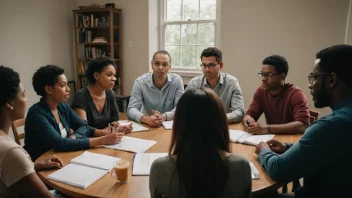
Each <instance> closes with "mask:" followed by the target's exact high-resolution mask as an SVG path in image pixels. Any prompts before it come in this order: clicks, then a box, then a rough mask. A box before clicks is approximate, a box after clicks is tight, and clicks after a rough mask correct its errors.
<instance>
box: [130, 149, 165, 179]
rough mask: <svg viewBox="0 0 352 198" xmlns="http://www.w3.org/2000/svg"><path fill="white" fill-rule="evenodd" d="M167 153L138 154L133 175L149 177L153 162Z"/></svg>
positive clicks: (134, 161)
mask: <svg viewBox="0 0 352 198" xmlns="http://www.w3.org/2000/svg"><path fill="white" fill-rule="evenodd" d="M167 155H168V154H167V153H137V154H135V155H134V157H133V166H132V175H149V174H150V168H151V166H152V164H153V162H154V161H155V160H156V159H158V158H160V157H165V156H167Z"/></svg>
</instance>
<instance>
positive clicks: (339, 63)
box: [316, 44, 352, 88]
mask: <svg viewBox="0 0 352 198" xmlns="http://www.w3.org/2000/svg"><path fill="white" fill-rule="evenodd" d="M316 58H317V59H320V62H319V64H318V65H319V67H318V68H319V71H320V72H322V73H323V72H327V73H332V72H334V73H336V75H337V76H338V78H340V79H341V80H342V82H344V83H345V84H346V86H347V87H348V88H352V78H351V72H352V46H351V45H344V44H343V45H334V46H331V47H328V48H325V49H322V50H321V51H319V52H318V53H317V54H316Z"/></svg>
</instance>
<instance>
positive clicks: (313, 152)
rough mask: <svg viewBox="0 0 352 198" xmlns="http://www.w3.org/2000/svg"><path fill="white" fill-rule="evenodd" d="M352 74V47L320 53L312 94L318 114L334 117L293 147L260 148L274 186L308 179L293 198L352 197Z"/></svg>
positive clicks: (314, 126) (311, 128) (323, 119)
mask: <svg viewBox="0 0 352 198" xmlns="http://www.w3.org/2000/svg"><path fill="white" fill-rule="evenodd" d="M351 73H352V46H351V45H336V46H331V47H328V48H325V49H323V50H321V51H320V52H318V53H317V54H316V60H315V65H314V68H313V71H312V72H311V73H310V74H309V76H308V78H309V89H310V90H311V94H312V97H313V101H314V106H315V107H316V108H324V107H330V108H331V109H332V111H333V112H332V113H331V114H329V115H326V116H324V117H321V118H320V119H318V120H316V121H315V122H313V123H312V124H311V125H310V126H308V128H307V129H306V131H305V132H304V134H303V135H302V138H301V139H300V140H299V142H298V143H296V144H294V145H293V144H283V143H281V142H278V141H277V140H271V141H268V143H264V142H261V143H260V144H258V145H257V146H256V153H257V154H258V156H259V161H260V163H261V164H262V165H263V167H264V168H265V169H266V171H267V172H268V174H269V176H270V177H271V178H272V179H273V180H275V181H277V182H279V183H284V182H289V181H292V180H296V179H298V178H302V177H303V182H304V185H303V186H302V187H300V188H298V189H297V190H296V191H295V192H294V194H291V197H298V198H307V197H319V198H332V197H349V194H351V191H350V188H351V177H352V172H351V171H350V168H351V167H352V146H351V141H352V133H351V131H352V78H351ZM283 195H285V197H289V194H283ZM283 195H282V196H281V195H280V197H284V196H283Z"/></svg>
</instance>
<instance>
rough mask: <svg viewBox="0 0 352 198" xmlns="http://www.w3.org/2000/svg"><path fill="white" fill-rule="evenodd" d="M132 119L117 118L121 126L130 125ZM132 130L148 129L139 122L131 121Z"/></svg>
mask: <svg viewBox="0 0 352 198" xmlns="http://www.w3.org/2000/svg"><path fill="white" fill-rule="evenodd" d="M131 122H132V121H130V120H119V121H118V123H119V124H120V125H121V126H126V125H130V124H131ZM132 127H133V129H132V132H138V131H148V130H149V129H148V128H146V127H144V126H142V125H140V124H137V123H135V122H132Z"/></svg>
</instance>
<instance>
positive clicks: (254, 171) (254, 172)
mask: <svg viewBox="0 0 352 198" xmlns="http://www.w3.org/2000/svg"><path fill="white" fill-rule="evenodd" d="M249 165H250V166H251V173H252V179H260V177H259V171H258V169H257V168H256V167H255V166H254V164H253V162H249Z"/></svg>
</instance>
